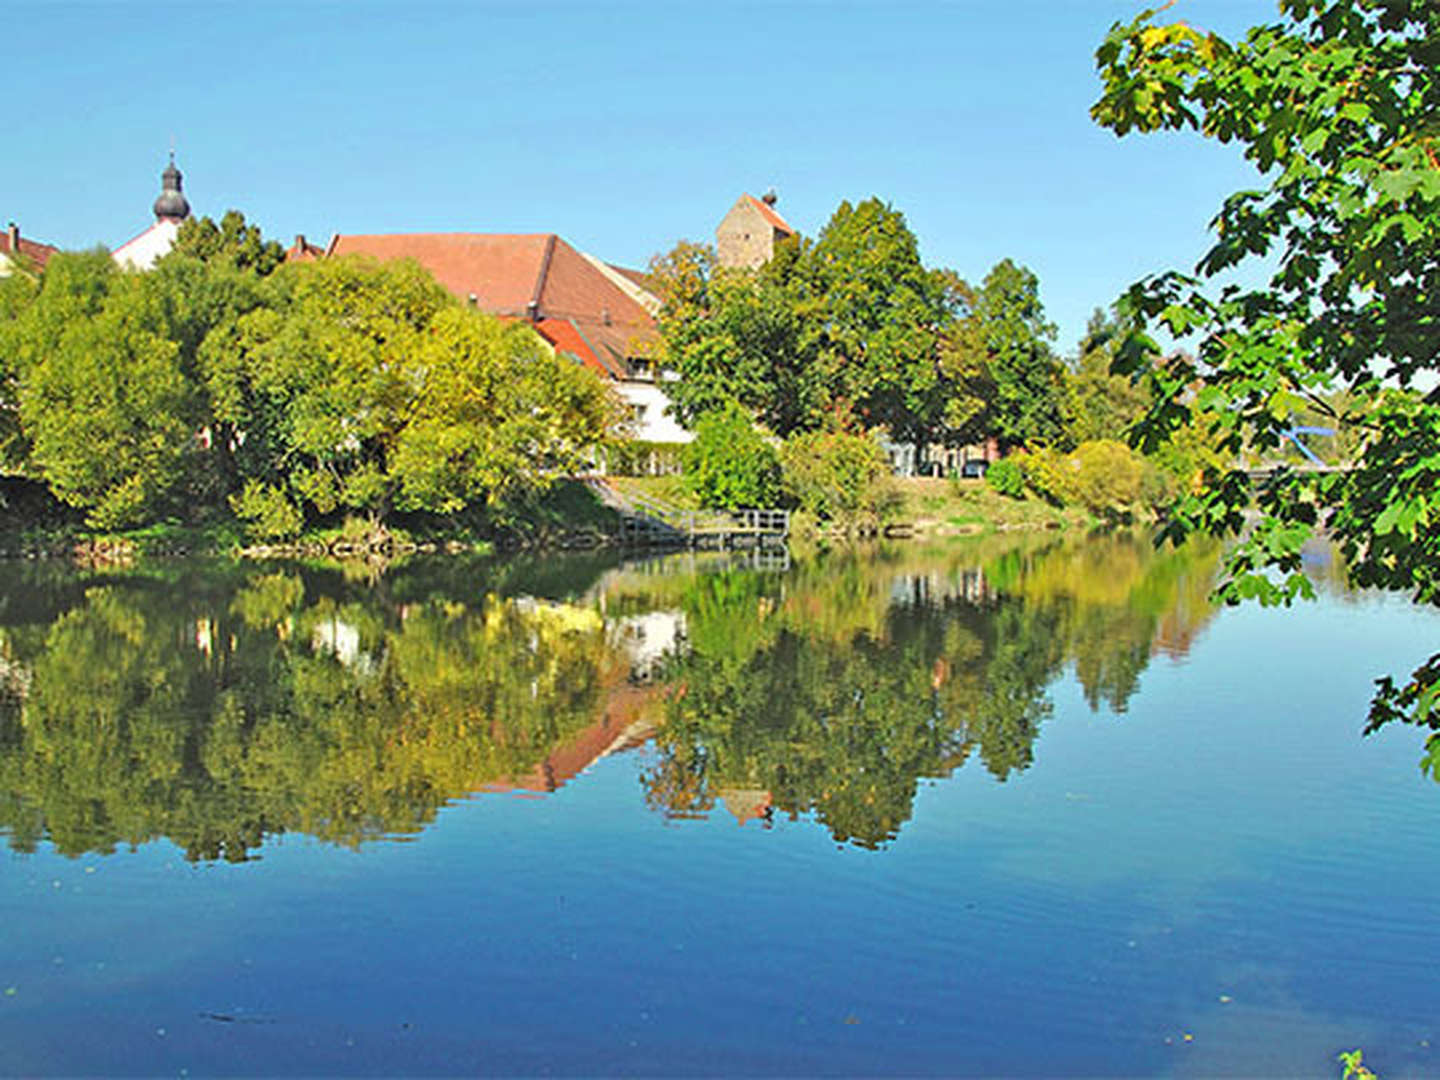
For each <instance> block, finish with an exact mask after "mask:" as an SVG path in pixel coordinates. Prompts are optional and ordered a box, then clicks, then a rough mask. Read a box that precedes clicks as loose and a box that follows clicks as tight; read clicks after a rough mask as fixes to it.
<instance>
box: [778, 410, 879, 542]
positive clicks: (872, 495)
mask: <svg viewBox="0 0 1440 1080" xmlns="http://www.w3.org/2000/svg"><path fill="white" fill-rule="evenodd" d="M780 463H781V469H782V473H783V482H784V487H785V493H786V494H787V495H789V496H790V498H791V499H793V500H794V501H795V502H796V503H797V504H798V505H799V507H800V508H801V509H802V510H805V511H806V512H808V513H810V514H813V515H815V517H817V518H819V519H821V520H826V521H832V522H835V523H836V524H838V525H840V526H842V527H843V528H845V529H846V530H847V531H848V530H849V529H851V528H853V527H854V526H856V525H860V524H864V523H868V524H870V525H872V526H873V525H878V524H879V522H880V520H881V519H882V518H883V517H884V516H885V514H886V512H887V509H888V507H889V504H890V503H891V502H892V501H893V500H892V499H891V498H890V496H891V494H892V492H891V488H890V485H889V483H888V479H889V472H890V469H889V464H888V462H887V460H886V457H885V452H884V451H883V450H881V449H880V446H879V445H878V444H877V443H876V442H875V440H874V439H872V438H870V437H868V436H865V435H852V434H849V433H847V432H839V431H811V432H804V433H800V434H796V435H792V436H790V438H788V439H786V440H785V444H784V446H783V447H782V448H781V450H780Z"/></svg>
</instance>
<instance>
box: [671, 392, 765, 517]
mask: <svg viewBox="0 0 1440 1080" xmlns="http://www.w3.org/2000/svg"><path fill="white" fill-rule="evenodd" d="M685 486H686V487H687V488H689V489H690V490H691V491H692V492H694V494H695V497H696V498H697V499H699V501H700V505H701V506H705V507H710V508H712V509H718V510H741V509H746V508H751V507H771V506H774V505H775V504H776V502H778V501H779V497H780V459H779V457H778V455H777V454H776V453H775V448H774V447H772V446H771V445H770V444H769V443H768V442H766V441H765V439H764V437H763V436H762V435H761V434H760V432H758V431H757V430H755V425H754V424H752V423H751V422H750V417H749V416H748V415H746V414H745V413H744V412H743V411H742V410H741V409H739V408H738V407H735V406H731V407H730V408H728V409H726V410H725V411H723V412H711V413H706V414H705V415H704V416H702V417H701V418H700V419H699V421H698V422H697V423H696V425H695V441H694V442H692V443H690V444H689V445H688V446H687V447H686V448H685Z"/></svg>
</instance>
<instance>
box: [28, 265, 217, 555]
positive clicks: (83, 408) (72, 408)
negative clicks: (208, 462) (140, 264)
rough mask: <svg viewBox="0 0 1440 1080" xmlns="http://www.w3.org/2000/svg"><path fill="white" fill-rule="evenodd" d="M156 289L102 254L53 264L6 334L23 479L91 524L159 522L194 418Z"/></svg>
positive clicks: (189, 386) (190, 392) (179, 477)
mask: <svg viewBox="0 0 1440 1080" xmlns="http://www.w3.org/2000/svg"><path fill="white" fill-rule="evenodd" d="M169 331H170V325H169V322H168V320H167V318H166V309H165V306H164V304H163V303H162V300H161V296H160V285H159V283H157V282H154V281H151V280H150V279H147V278H145V277H142V276H139V275H122V274H120V273H119V272H118V271H117V270H116V269H115V267H114V264H113V263H112V262H111V261H110V259H109V257H108V256H106V255H105V254H104V253H103V252H97V253H91V254H85V255H64V254H61V255H56V256H55V257H54V258H53V259H51V260H50V263H49V264H48V266H47V269H46V273H45V274H44V277H43V282H42V285H41V289H40V292H39V295H38V296H36V298H35V300H34V303H32V304H31V305H30V306H29V307H28V308H27V309H26V310H25V311H24V313H23V315H22V316H21V318H20V319H18V320H17V321H16V322H15V323H14V324H12V325H11V326H10V327H9V328H8V329H7V333H6V338H7V351H10V353H11V355H12V356H14V357H15V359H16V368H17V370H18V373H19V399H20V421H21V424H22V425H23V428H24V433H25V435H26V436H28V440H29V442H30V449H29V457H30V462H31V465H32V467H34V468H35V469H36V470H38V472H39V473H40V474H41V475H42V476H43V477H44V478H45V480H46V482H47V483H48V484H49V485H50V487H51V489H52V490H53V491H54V492H55V494H56V495H57V496H58V497H59V498H60V499H62V500H63V501H65V502H66V503H68V504H69V505H71V506H77V507H81V508H83V509H85V510H86V511H87V514H88V519H89V521H90V523H91V524H93V525H96V526H99V527H101V528H124V527H128V526H133V525H138V524H140V523H141V522H143V521H146V520H148V519H151V518H153V517H155V516H157V515H159V514H163V513H164V512H165V510H166V508H167V506H168V505H169V504H170V501H171V496H173V495H174V494H175V493H176V492H177V490H178V489H179V487H180V485H181V482H182V481H183V479H184V477H185V473H184V466H185V458H186V456H187V452H188V451H189V450H190V449H191V446H192V442H193V435H194V432H195V430H196V427H197V426H198V421H199V419H200V416H201V412H200V408H199V398H198V396H197V394H196V388H195V386H194V385H193V383H192V382H191V381H190V380H189V379H188V378H187V376H186V373H185V371H184V370H183V368H182V364H181V356H180V350H179V347H178V346H177V345H176V343H175V342H174V341H173V340H172V339H171V336H170V333H169Z"/></svg>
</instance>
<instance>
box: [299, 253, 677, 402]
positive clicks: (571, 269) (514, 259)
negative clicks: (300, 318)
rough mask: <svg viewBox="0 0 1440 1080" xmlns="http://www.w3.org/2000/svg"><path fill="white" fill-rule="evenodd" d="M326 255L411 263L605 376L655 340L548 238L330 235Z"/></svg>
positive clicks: (639, 317)
mask: <svg viewBox="0 0 1440 1080" xmlns="http://www.w3.org/2000/svg"><path fill="white" fill-rule="evenodd" d="M327 254H330V255H354V254H358V255H368V256H370V257H372V258H377V259H402V258H411V259H414V260H416V261H417V262H419V263H420V264H421V265H422V266H424V267H425V268H426V269H427V270H429V271H430V273H432V274H434V275H435V279H436V280H437V281H439V282H440V284H441V285H444V286H445V288H446V289H448V290H449V291H450V292H452V293H454V294H455V295H456V296H458V297H459V298H460V299H461V300H468V299H469V298H470V297H472V296H473V297H474V298H475V304H476V306H477V307H480V308H482V309H483V310H485V311H489V312H491V313H492V314H495V315H502V316H507V317H510V318H528V319H533V320H534V321H535V322H536V324H537V328H538V329H539V330H540V332H541V333H542V334H543V335H544V336H545V337H546V338H547V340H549V341H551V343H552V344H554V345H555V346H556V347H557V348H560V349H562V350H564V351H566V352H571V353H573V354H574V355H576V356H578V357H579V358H580V359H581V360H582V361H583V362H585V363H586V364H588V365H590V366H592V367H594V368H596V369H597V370H601V371H604V372H605V373H606V374H608V375H610V376H611V377H612V378H620V377H622V376H623V374H624V372H625V364H624V360H625V358H626V357H627V356H633V355H638V354H639V353H641V352H643V351H644V350H645V348H646V347H648V345H649V343H650V342H652V341H654V340H655V338H656V331H655V320H654V319H653V318H651V316H650V313H649V312H647V311H646V310H645V309H644V307H642V306H641V305H640V304H639V303H637V302H636V301H635V299H634V298H633V297H631V296H630V295H629V294H628V293H627V292H626V291H625V290H624V289H622V288H621V287H620V286H619V285H617V284H616V283H615V282H613V281H611V280H610V279H609V278H608V277H606V276H605V274H604V273H602V272H601V271H600V270H599V269H598V268H596V267H595V266H594V265H592V264H591V262H590V261H589V260H588V259H587V258H585V256H583V255H582V254H581V253H580V252H578V251H576V250H575V249H574V248H573V247H571V246H570V245H569V244H567V243H566V242H565V241H564V240H562V239H561V238H560V237H558V236H556V235H555V234H554V233H534V234H528V235H508V234H497V233H412V234H390V235H373V236H341V235H337V236H336V237H335V239H334V240H332V241H331V243H330V247H329V249H328V251H327Z"/></svg>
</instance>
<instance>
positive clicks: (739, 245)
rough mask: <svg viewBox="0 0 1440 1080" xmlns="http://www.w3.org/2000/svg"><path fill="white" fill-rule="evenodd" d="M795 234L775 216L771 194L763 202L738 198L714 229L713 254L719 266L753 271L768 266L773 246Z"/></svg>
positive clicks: (776, 214) (773, 197)
mask: <svg viewBox="0 0 1440 1080" xmlns="http://www.w3.org/2000/svg"><path fill="white" fill-rule="evenodd" d="M794 235H795V230H794V229H792V228H791V227H790V225H789V223H788V222H787V221H786V220H785V219H784V218H782V217H781V216H780V215H779V214H778V213H776V212H775V193H774V192H773V191H769V192H766V193H765V197H764V198H763V199H757V198H755V196H753V195H741V196H740V198H739V199H737V200H736V201H735V205H734V206H732V207H731V208H730V212H729V213H728V214H726V215H725V216H724V218H722V219H721V221H720V224H719V225H718V226H716V228H715V250H716V253H717V255H718V257H719V261H720V265H721V266H731V267H747V268H754V267H756V266H763V265H764V264H765V263H767V262H769V261H770V259H771V257H772V256H773V255H774V254H775V245H776V244H777V243H779V242H780V241H781V240H784V239H785V238H786V237H787V236H794Z"/></svg>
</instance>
